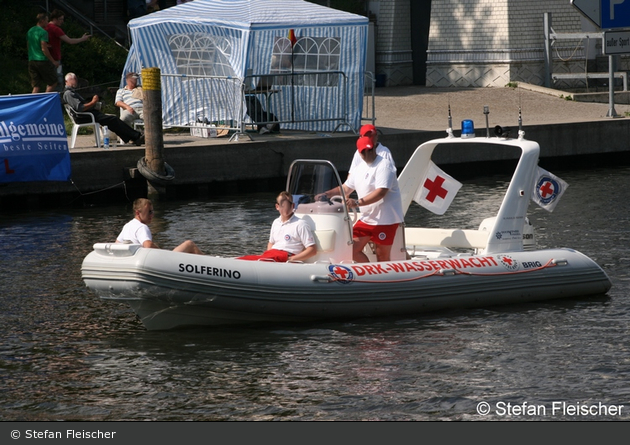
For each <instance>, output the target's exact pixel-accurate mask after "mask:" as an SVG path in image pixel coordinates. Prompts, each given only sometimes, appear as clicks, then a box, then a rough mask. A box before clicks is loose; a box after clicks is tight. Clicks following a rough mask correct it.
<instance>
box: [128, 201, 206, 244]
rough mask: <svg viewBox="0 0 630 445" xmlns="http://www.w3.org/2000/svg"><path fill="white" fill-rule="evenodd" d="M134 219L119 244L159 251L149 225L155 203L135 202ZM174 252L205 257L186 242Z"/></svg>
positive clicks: (189, 241)
mask: <svg viewBox="0 0 630 445" xmlns="http://www.w3.org/2000/svg"><path fill="white" fill-rule="evenodd" d="M133 214H134V218H133V219H132V220H131V221H129V222H128V223H127V224H125V226H124V227H123V229H122V231H121V232H120V235H118V238H116V242H117V243H129V242H131V244H140V245H142V247H147V248H151V249H159V248H160V246H158V245H157V244H155V243H154V242H153V236H152V235H151V229H149V224H151V221H153V203H152V202H151V200H150V199H146V198H138V199H136V200H135V201H134V202H133ZM173 251H174V252H184V253H196V254H198V255H203V252H202V251H201V250H200V249H199V247H197V245H196V244H195V243H194V242H193V241H191V240H186V241H184V242H183V243H181V244H180V245H179V246H177V247H176V248H174V249H173Z"/></svg>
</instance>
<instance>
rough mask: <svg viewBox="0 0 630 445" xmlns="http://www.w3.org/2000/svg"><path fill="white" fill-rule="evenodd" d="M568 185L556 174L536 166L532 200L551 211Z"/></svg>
mask: <svg viewBox="0 0 630 445" xmlns="http://www.w3.org/2000/svg"><path fill="white" fill-rule="evenodd" d="M568 186H569V184H567V183H566V182H564V181H563V180H562V179H560V178H558V177H557V176H556V175H554V174H552V173H549V172H548V171H547V170H545V169H542V168H540V167H538V169H537V170H536V180H535V181H534V190H532V201H534V202H535V203H536V204H538V205H539V206H540V207H542V208H543V209H545V210H547V211H549V212H553V209H555V208H556V205H557V204H558V201H559V200H560V197H561V196H562V194H563V193H564V191H565V190H566V189H567V187H568Z"/></svg>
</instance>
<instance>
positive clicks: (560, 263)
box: [551, 258, 569, 266]
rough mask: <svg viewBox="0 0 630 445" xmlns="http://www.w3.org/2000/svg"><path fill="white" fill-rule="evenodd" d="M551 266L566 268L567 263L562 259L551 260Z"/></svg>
mask: <svg viewBox="0 0 630 445" xmlns="http://www.w3.org/2000/svg"><path fill="white" fill-rule="evenodd" d="M551 264H555V265H556V266H566V265H567V264H569V262H568V261H567V260H566V259H564V258H558V259H553V260H551Z"/></svg>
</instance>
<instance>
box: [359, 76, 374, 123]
mask: <svg viewBox="0 0 630 445" xmlns="http://www.w3.org/2000/svg"><path fill="white" fill-rule="evenodd" d="M363 78H364V81H363V84H364V87H363V111H362V114H361V121H369V122H370V123H371V124H372V125H376V105H375V104H374V89H375V88H376V76H375V75H374V73H372V72H371V71H366V72H365V76H364V77H363Z"/></svg>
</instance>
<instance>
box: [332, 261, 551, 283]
mask: <svg viewBox="0 0 630 445" xmlns="http://www.w3.org/2000/svg"><path fill="white" fill-rule="evenodd" d="M557 265H558V264H556V263H555V260H554V259H553V258H552V259H550V260H549V261H547V263H546V264H544V265H542V266H539V267H534V268H532V269H527V270H516V271H513V272H489V273H479V272H464V271H462V270H459V269H448V271H449V272H451V271H452V272H453V273H444V269H440V270H436V271H433V272H431V273H428V274H425V275H420V276H417V277H411V278H405V279H398V280H352V282H353V283H381V284H385V283H405V282H408V281H415V280H421V279H422V278H429V277H432V276H436V275H437V276H448V275H471V276H495V275H516V274H522V273H529V272H536V271H539V270H543V269H547V268H549V267H556V266H557ZM328 277H329V282H334V281H346V280H344V279H341V278H336V277H334V276H332V275H331V274H328Z"/></svg>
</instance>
